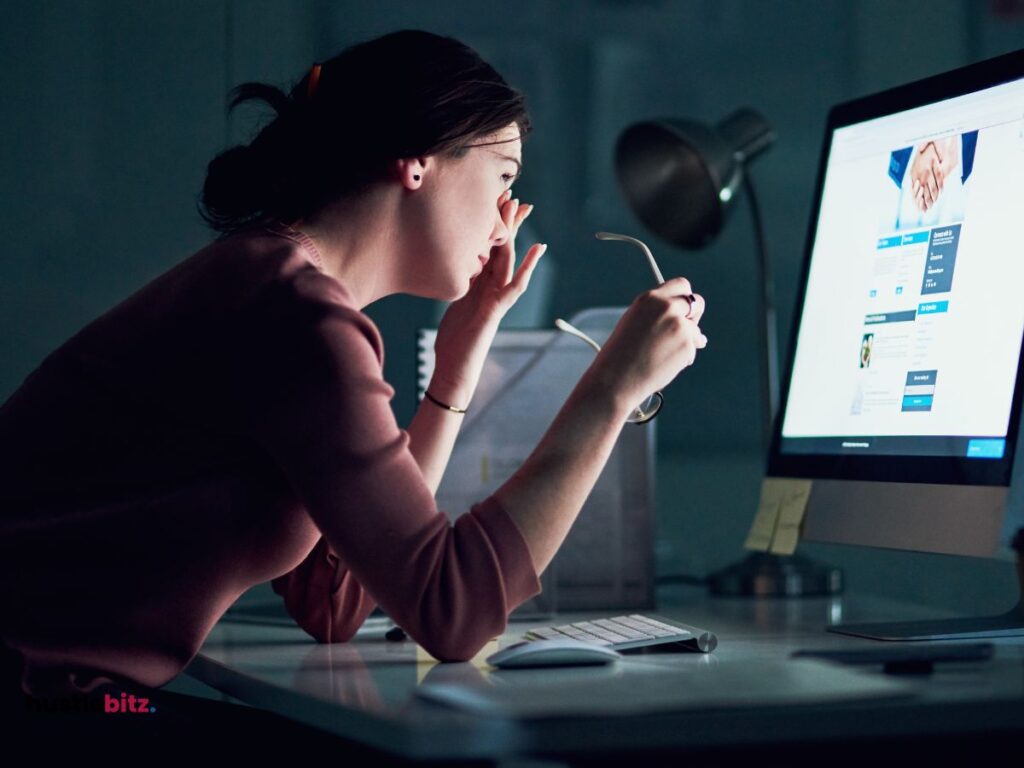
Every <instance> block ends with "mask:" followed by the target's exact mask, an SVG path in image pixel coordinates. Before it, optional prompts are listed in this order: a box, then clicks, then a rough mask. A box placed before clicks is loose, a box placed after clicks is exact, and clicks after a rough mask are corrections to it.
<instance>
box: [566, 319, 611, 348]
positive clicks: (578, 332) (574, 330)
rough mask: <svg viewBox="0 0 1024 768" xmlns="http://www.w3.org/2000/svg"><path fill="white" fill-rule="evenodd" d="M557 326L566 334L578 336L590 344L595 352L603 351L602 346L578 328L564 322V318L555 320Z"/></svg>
mask: <svg viewBox="0 0 1024 768" xmlns="http://www.w3.org/2000/svg"><path fill="white" fill-rule="evenodd" d="M555 325H557V326H558V327H559V328H560V329H561V330H563V331H565V332H566V333H571V334H572V335H573V336H576V337H577V338H580V339H583V340H584V341H585V342H587V344H589V345H590V346H592V347H593V348H594V351H595V352H600V351H601V345H600V344H598V343H597V342H596V341H594V340H593V339H592V338H590V337H589V336H587V334H585V333H584V332H583V331H581V330H580V329H579V328H577V327H576V326H574V325H571V324H569V323H567V322H565V320H563V319H562V318H560V317H559V318H557V319H556V320H555Z"/></svg>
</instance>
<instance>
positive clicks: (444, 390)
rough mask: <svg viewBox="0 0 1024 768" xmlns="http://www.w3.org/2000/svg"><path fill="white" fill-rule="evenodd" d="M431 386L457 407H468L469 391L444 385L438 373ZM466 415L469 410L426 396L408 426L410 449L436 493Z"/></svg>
mask: <svg viewBox="0 0 1024 768" xmlns="http://www.w3.org/2000/svg"><path fill="white" fill-rule="evenodd" d="M427 389H429V390H430V394H432V395H433V396H434V397H436V398H437V399H438V400H440V401H441V402H442V403H448V404H449V405H453V406H455V407H456V408H465V407H466V404H467V402H468V401H469V395H467V394H465V393H462V392H458V391H456V390H454V389H452V388H450V387H445V386H443V382H439V381H438V379H437V377H434V379H433V380H432V381H431V382H430V386H429V387H427ZM465 418H466V416H465V414H462V413H455V412H453V411H448V410H445V409H444V408H442V407H441V406H439V405H436V404H434V403H432V402H430V401H429V400H428V399H427V398H423V401H422V402H421V403H420V407H419V408H418V409H417V410H416V414H415V415H414V416H413V417H412V421H411V422H409V428H408V429H407V430H406V431H407V432H408V433H409V450H410V451H411V452H412V455H413V457H415V459H416V463H417V464H419V467H420V471H421V472H422V473H423V480H424V482H425V483H426V484H427V487H428V488H429V489H430V492H431V493H432V494H435V495H436V494H437V487H438V486H439V485H440V484H441V478H443V477H444V470H445V468H446V467H447V466H448V460H449V459H450V458H451V455H452V448H453V447H454V446H455V438H456V437H458V435H459V428H460V427H461V426H462V421H463V419H465Z"/></svg>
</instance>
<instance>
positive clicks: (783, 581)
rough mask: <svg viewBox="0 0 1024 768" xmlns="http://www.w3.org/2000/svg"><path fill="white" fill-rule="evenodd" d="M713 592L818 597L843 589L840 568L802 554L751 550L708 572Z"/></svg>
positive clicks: (755, 595) (834, 593)
mask: <svg viewBox="0 0 1024 768" xmlns="http://www.w3.org/2000/svg"><path fill="white" fill-rule="evenodd" d="M708 590H709V591H710V593H711V594H712V595H719V596H737V597H751V596H753V597H820V596H822V595H836V594H839V593H840V592H842V591H843V572H842V570H840V569H839V568H833V567H832V566H828V565H822V564H820V563H816V562H815V561H813V560H810V559H808V558H806V557H803V556H801V555H788V556H787V555H774V554H771V553H769V552H751V553H750V554H749V555H747V556H746V557H745V558H744V559H743V560H741V561H739V562H737V563H733V564H732V565H728V566H726V567H725V568H722V569H721V570H718V571H715V572H714V573H712V574H710V575H709V576H708Z"/></svg>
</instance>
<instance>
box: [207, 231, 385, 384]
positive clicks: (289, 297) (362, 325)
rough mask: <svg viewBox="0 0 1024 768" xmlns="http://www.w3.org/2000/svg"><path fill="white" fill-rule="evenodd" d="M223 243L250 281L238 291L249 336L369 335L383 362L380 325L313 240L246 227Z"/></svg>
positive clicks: (296, 338)
mask: <svg viewBox="0 0 1024 768" xmlns="http://www.w3.org/2000/svg"><path fill="white" fill-rule="evenodd" d="M303 237H304V236H303ZM305 239H306V240H308V238H305ZM218 242H219V243H220V245H221V247H222V248H223V249H224V251H225V253H224V254H223V255H224V257H225V258H226V260H228V261H232V262H234V267H235V268H236V269H238V271H239V272H240V275H241V276H240V278H239V279H241V280H242V281H243V282H244V283H246V285H245V287H243V288H242V289H241V291H240V292H239V294H238V295H239V298H240V300H241V302H242V303H241V306H239V307H238V309H239V315H240V317H242V318H244V323H243V325H244V326H245V327H246V328H248V333H247V334H246V335H249V334H252V333H255V334H267V333H271V334H273V336H274V337H275V338H277V339H288V338H291V339H293V341H295V342H296V343H301V339H306V340H308V338H309V336H310V335H311V334H312V335H315V336H319V337H330V338H331V339H332V340H333V341H334V342H339V341H341V340H343V339H350V340H357V341H358V340H359V339H365V340H367V341H369V343H370V345H371V346H372V347H373V348H374V352H375V353H376V355H377V357H378V360H379V361H380V362H381V364H383V355H384V345H383V339H382V337H381V334H380V330H379V329H378V328H377V326H376V324H375V323H374V322H373V320H372V319H371V318H370V317H369V316H368V315H366V314H365V313H364V312H362V310H360V309H359V307H358V305H357V304H356V300H355V298H354V296H353V295H352V293H351V292H350V291H349V290H348V288H346V287H345V286H344V285H343V284H342V283H341V282H339V281H338V280H337V279H335V278H334V277H333V276H331V275H329V274H327V273H326V272H325V271H324V270H323V268H322V262H321V261H320V256H319V253H318V252H317V251H316V250H315V246H313V245H312V243H311V242H308V243H307V242H303V241H302V238H300V237H296V234H295V233H293V232H289V231H282V230H281V229H275V228H274V227H272V226H268V227H262V228H252V229H249V230H245V231H241V232H238V233H236V234H235V235H232V236H229V237H226V238H223V239H222V240H221V241H218ZM233 271H234V270H233ZM346 331H354V332H355V333H350V332H346Z"/></svg>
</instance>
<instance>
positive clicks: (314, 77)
mask: <svg viewBox="0 0 1024 768" xmlns="http://www.w3.org/2000/svg"><path fill="white" fill-rule="evenodd" d="M319 82H320V65H319V64H314V65H313V68H312V69H311V70H310V71H309V85H308V86H307V87H306V97H307V98H310V99H312V98H313V94H314V93H316V86H317V83H319Z"/></svg>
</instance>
